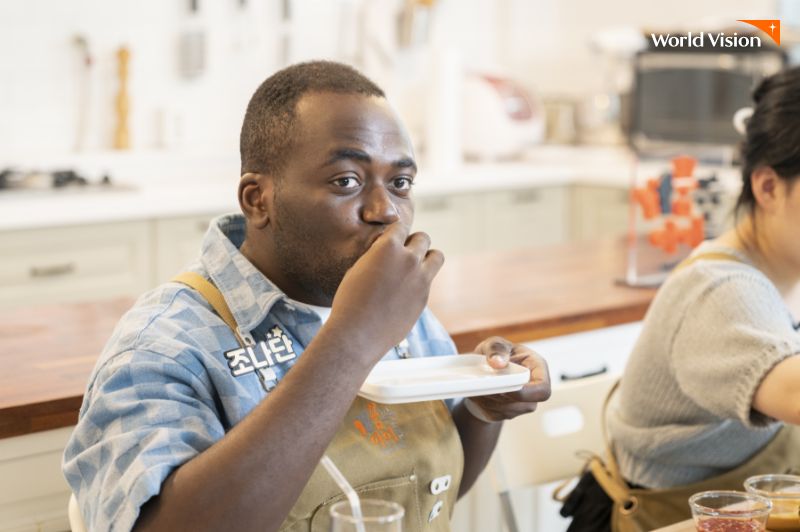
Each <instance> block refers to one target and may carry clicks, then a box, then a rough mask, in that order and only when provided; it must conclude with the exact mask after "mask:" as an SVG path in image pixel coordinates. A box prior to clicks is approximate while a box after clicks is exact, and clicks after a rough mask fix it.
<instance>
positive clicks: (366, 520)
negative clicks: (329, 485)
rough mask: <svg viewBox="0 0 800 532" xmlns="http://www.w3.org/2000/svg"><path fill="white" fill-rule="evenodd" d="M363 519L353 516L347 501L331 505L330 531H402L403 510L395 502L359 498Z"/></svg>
mask: <svg viewBox="0 0 800 532" xmlns="http://www.w3.org/2000/svg"><path fill="white" fill-rule="evenodd" d="M361 513H362V515H363V519H362V520H359V519H357V518H356V517H353V511H352V507H351V505H350V502H349V501H339V502H337V503H336V504H334V505H333V506H331V509H330V514H331V532H356V531H363V532H403V515H405V513H406V512H405V510H404V509H403V507H402V506H400V505H399V504H397V503H396V502H390V501H382V500H379V499H361Z"/></svg>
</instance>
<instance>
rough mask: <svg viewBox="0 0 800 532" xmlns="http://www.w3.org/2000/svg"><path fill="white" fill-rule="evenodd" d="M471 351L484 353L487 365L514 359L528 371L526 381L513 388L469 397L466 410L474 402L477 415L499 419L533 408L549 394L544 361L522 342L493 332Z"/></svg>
mask: <svg viewBox="0 0 800 532" xmlns="http://www.w3.org/2000/svg"><path fill="white" fill-rule="evenodd" d="M475 352H476V353H479V354H482V355H485V356H486V359H487V361H488V363H489V365H490V366H491V367H493V368H495V369H502V368H505V367H506V366H508V363H509V362H514V363H516V364H519V365H521V366H524V367H526V368H528V369H529V370H530V372H531V375H530V380H529V381H528V384H526V385H525V386H523V387H522V389H521V390H517V391H516V392H509V393H501V394H495V395H484V396H480V397H471V398H469V399H468V401H471V402H472V405H470V407H469V408H470V410H472V409H474V408H475V406H476V405H477V406H478V407H479V410H480V412H479V413H480V414H482V415H477V416H476V417H478V418H479V419H481V418H485V419H483V420H484V421H502V420H504V419H512V418H515V417H517V416H519V415H521V414H527V413H529V412H533V411H534V410H536V406H537V405H538V404H539V403H541V402H543V401H547V399H549V398H550V373H549V372H548V370H547V362H545V360H544V359H543V358H542V357H541V356H539V355H538V354H537V353H535V352H534V351H533V350H531V349H529V348H527V347H525V346H524V345H522V344H512V343H511V342H509V341H508V340H506V339H505V338H500V337H499V336H493V337H491V338H487V339H486V340H484V341H483V342H481V343H480V344H479V345H478V347H476V348H475Z"/></svg>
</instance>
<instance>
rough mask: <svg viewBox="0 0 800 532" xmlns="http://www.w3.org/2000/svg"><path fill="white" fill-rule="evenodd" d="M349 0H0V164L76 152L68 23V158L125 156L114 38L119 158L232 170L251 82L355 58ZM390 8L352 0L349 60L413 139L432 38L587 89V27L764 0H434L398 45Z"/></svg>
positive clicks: (591, 71) (552, 87) (680, 16)
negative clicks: (84, 107) (194, 5)
mask: <svg viewBox="0 0 800 532" xmlns="http://www.w3.org/2000/svg"><path fill="white" fill-rule="evenodd" d="M361 1H362V0H291V1H290V3H291V5H292V15H293V17H292V18H291V20H290V21H288V22H286V21H284V19H283V14H282V6H283V0H200V7H201V11H200V14H199V15H198V16H194V17H192V16H189V15H188V9H187V6H188V0H171V1H165V0H136V1H131V0H69V1H64V0H25V1H11V0H9V1H4V2H0V117H2V119H1V120H0V168H2V167H3V166H7V165H10V164H14V165H19V166H27V167H30V166H36V165H39V166H41V165H45V166H46V163H47V162H48V161H50V162H51V163H52V162H53V161H65V160H66V161H75V160H76V158H75V157H74V155H70V154H73V151H74V145H75V141H76V129H77V119H78V110H77V108H78V105H77V104H78V101H79V96H80V74H81V68H82V67H81V63H80V60H79V54H78V51H77V49H76V47H75V46H74V44H73V43H72V39H73V38H74V36H75V35H76V34H84V35H86V36H87V38H88V40H89V44H90V48H91V52H92V55H93V57H94V59H95V62H94V66H93V67H92V69H91V84H90V87H91V106H90V113H89V124H88V134H87V137H86V146H87V150H88V155H81V156H80V157H78V159H92V158H95V159H97V158H98V157H100V159H101V161H102V162H98V163H97V164H96V166H98V167H100V166H103V165H106V163H107V162H108V164H110V165H111V166H114V165H115V164H123V163H124V162H125V161H127V162H130V161H131V160H132V157H131V155H130V154H129V155H125V156H108V155H107V153H108V152H107V150H108V149H109V148H110V147H111V143H112V138H113V128H114V123H115V115H114V97H115V94H116V91H117V82H116V61H115V55H114V54H115V50H116V48H117V47H118V46H120V45H123V44H125V45H128V46H129V47H130V49H131V53H132V59H131V67H130V70H131V73H130V83H129V93H130V101H131V116H130V131H131V139H132V146H133V148H134V151H133V154H142V153H143V152H145V151H148V153H150V158H151V160H153V161H159V160H163V157H161V156H160V155H159V154H163V153H168V154H172V153H176V152H183V153H184V157H183V158H182V159H180V161H181V162H180V163H173V164H172V166H173V167H174V168H175V171H176V172H177V171H178V169H179V168H184V169H185V165H184V164H183V161H186V160H191V159H193V158H195V157H200V158H202V157H212V156H213V157H220V158H221V159H222V160H224V164H220V165H219V167H221V168H224V169H225V171H226V172H231V173H235V172H236V168H237V163H236V159H237V156H238V133H239V127H240V124H241V119H242V115H243V113H244V108H245V106H246V103H247V100H248V98H249V96H250V94H251V93H252V92H253V90H254V89H255V87H256V86H257V85H258V83H259V82H260V81H261V80H263V79H264V78H265V77H266V76H267V75H269V74H270V73H272V72H274V71H275V70H276V69H277V68H279V67H280V66H283V65H284V64H286V62H287V61H288V62H292V61H297V60H302V59H307V58H311V57H329V58H344V59H355V58H357V57H358V54H357V50H356V49H355V47H356V46H357V43H358V42H359V41H358V31H357V30H358V25H357V24H356V23H355V21H354V20H353V13H356V12H357V6H358V5H359V4H360V3H361ZM403 4H404V0H369V1H367V2H366V3H365V4H364V5H365V6H367V8H366V11H365V15H364V16H365V20H366V22H367V23H366V24H365V27H366V28H367V31H368V32H369V34H370V35H369V36H368V37H369V39H372V41H373V42H377V43H379V44H380V46H381V47H382V48H383V49H384V51H385V53H386V55H387V56H388V60H387V59H382V58H381V54H379V53H376V52H374V50H373V51H372V52H367V53H366V54H363V55H362V56H361V57H360V58H361V60H362V64H363V65H364V66H365V71H366V72H367V74H369V75H371V76H373V77H375V78H376V80H377V81H378V82H379V83H382V84H383V85H384V86H385V88H386V89H387V92H388V93H389V94H390V97H392V98H393V99H394V100H395V102H396V103H397V105H399V106H400V107H401V112H402V113H404V115H405V117H406V119H407V121H408V122H409V123H410V126H411V128H412V134H414V135H420V134H421V132H422V131H423V130H424V127H423V125H422V121H423V120H424V118H425V116H426V114H425V111H424V109H425V108H424V106H423V105H420V103H421V98H424V97H425V94H426V90H427V89H428V88H429V83H430V76H431V73H430V70H429V69H430V58H431V56H432V55H433V54H432V49H433V48H438V49H445V48H448V49H451V50H456V51H458V52H460V56H461V58H462V63H463V66H464V68H465V69H475V68H500V69H504V70H506V71H508V72H509V73H510V74H512V75H513V76H515V77H517V78H518V79H520V80H521V81H523V82H524V83H525V84H527V85H529V87H531V88H533V89H535V90H537V91H539V92H540V93H541V94H545V95H553V94H555V95H559V94H570V95H576V94H577V95H587V94H590V93H592V92H593V91H597V90H601V89H602V73H603V72H602V64H601V62H600V61H598V58H597V57H596V56H595V55H593V53H592V51H591V50H590V49H589V47H588V44H587V43H588V40H589V37H590V35H591V34H592V33H593V32H594V31H596V30H598V29H603V28H608V27H614V26H621V25H632V26H635V27H659V28H669V27H670V26H682V25H686V24H688V23H690V22H692V21H697V20H702V19H704V18H707V17H714V18H716V19H725V18H727V19H730V20H731V22H733V21H735V19H737V18H771V17H773V16H775V14H776V13H777V4H776V0H704V1H703V2H697V1H696V0H671V1H668V2H667V1H660V0H659V1H636V0H605V1H602V2H598V1H593V0H547V1H545V0H537V1H533V0H439V2H437V3H436V5H435V11H434V15H435V16H434V17H433V19H432V20H431V35H430V40H429V45H428V46H427V47H425V46H417V47H412V48H410V49H405V50H401V49H399V48H398V47H397V45H396V37H395V33H394V32H395V30H396V13H397V10H398V9H399V7H400V6H402V5H403ZM192 28H194V29H199V30H201V31H203V32H204V33H205V35H206V38H207V56H206V70H205V71H204V72H203V74H202V75H200V76H199V77H197V78H195V79H184V78H182V77H181V75H180V74H179V70H178V60H177V56H178V52H177V50H178V42H179V40H180V38H181V35H183V34H184V33H185V32H186V31H188V30H190V29H192ZM286 37H290V38H291V44H290V46H288V47H286V46H285V44H284V43H285V41H286V39H285V38H286ZM373 48H374V47H373ZM165 132H166V145H167V147H168V148H169V151H167V152H163V151H155V152H154V151H153V150H160V149H162V148H163V145H164V144H165V143H164V142H162V141H163V137H164V133H165ZM153 153H155V154H156V155H152V154H153ZM98 154H100V155H98ZM104 157H105V158H104ZM109 157H110V158H109ZM62 164H63V163H62ZM134 166H135V165H134ZM164 166H165V167H166V166H168V165H164ZM112 170H113V168H112ZM187 172H188V171H187Z"/></svg>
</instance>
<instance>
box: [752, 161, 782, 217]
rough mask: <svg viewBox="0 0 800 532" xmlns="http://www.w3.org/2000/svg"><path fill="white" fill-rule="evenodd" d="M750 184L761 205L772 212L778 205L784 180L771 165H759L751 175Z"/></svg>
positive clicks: (757, 201)
mask: <svg viewBox="0 0 800 532" xmlns="http://www.w3.org/2000/svg"><path fill="white" fill-rule="evenodd" d="M750 185H751V186H752V188H753V196H754V197H755V198H756V203H757V204H758V206H759V207H761V208H762V209H764V210H765V211H767V212H771V211H772V210H773V209H775V207H776V206H777V205H778V200H779V199H780V197H781V194H782V193H783V189H782V188H781V187H782V186H783V185H784V183H783V180H782V179H781V178H780V176H778V174H776V173H775V170H773V168H772V167H771V166H759V167H758V168H756V169H755V170H754V171H753V173H752V174H751V176H750Z"/></svg>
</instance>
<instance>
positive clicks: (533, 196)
mask: <svg viewBox="0 0 800 532" xmlns="http://www.w3.org/2000/svg"><path fill="white" fill-rule="evenodd" d="M511 198H512V200H511V201H512V203H517V204H519V203H536V202H537V201H540V200H541V199H542V193H541V192H540V191H538V190H521V191H519V192H517V193H515V194H513V195H512V196H511Z"/></svg>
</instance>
